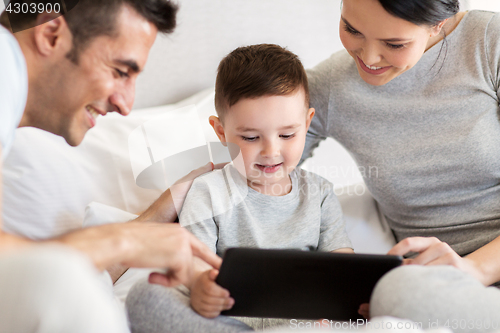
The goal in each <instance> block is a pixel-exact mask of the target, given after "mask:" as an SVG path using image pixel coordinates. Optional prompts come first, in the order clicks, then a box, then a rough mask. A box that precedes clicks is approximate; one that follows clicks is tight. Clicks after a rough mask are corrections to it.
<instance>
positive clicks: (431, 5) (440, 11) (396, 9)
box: [378, 0, 460, 75]
mask: <svg viewBox="0 0 500 333" xmlns="http://www.w3.org/2000/svg"><path fill="white" fill-rule="evenodd" d="M378 1H379V2H380V4H381V5H382V7H384V9H385V10H386V11H387V12H388V13H390V14H392V15H394V16H396V17H399V18H401V19H403V20H405V21H408V22H411V23H413V24H416V25H426V26H430V27H433V26H436V25H438V24H439V23H440V22H442V21H443V20H446V19H448V18H450V17H452V16H454V15H455V14H457V13H458V12H459V11H460V2H459V0H378ZM443 51H444V57H443V60H442V65H441V66H440V67H439V70H438V72H437V73H439V72H440V71H441V68H442V67H443V65H444V61H445V59H446V55H447V53H448V44H447V41H446V34H445V33H444V31H443V43H442V44H441V49H440V50H439V54H438V57H437V60H436V63H437V61H438V59H439V58H440V57H441V54H442V53H443ZM436 63H435V64H434V65H433V66H432V67H433V68H434V66H435V65H436ZM436 75H437V74H436Z"/></svg>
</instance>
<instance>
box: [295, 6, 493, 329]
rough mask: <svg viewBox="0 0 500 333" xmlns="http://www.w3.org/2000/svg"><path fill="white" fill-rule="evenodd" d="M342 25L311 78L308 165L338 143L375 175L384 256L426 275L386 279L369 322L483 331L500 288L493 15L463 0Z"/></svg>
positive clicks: (345, 18)
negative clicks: (385, 318) (323, 147)
mask: <svg viewBox="0 0 500 333" xmlns="http://www.w3.org/2000/svg"><path fill="white" fill-rule="evenodd" d="M341 15H342V16H341V20H340V38H341V40H342V43H343V45H344V47H345V49H346V50H344V51H341V52H339V53H335V54H334V55H332V57H331V58H329V59H327V60H326V61H324V62H323V63H321V64H319V65H318V66H317V67H316V68H314V69H313V70H311V71H310V72H309V85H310V91H311V107H313V108H315V109H316V117H315V118H314V119H313V123H312V125H311V128H310V131H309V137H308V141H307V143H306V149H305V151H304V155H303V158H305V157H308V156H310V154H311V152H312V150H313V149H314V148H315V147H316V146H317V145H318V143H319V141H320V140H322V139H324V138H325V137H333V138H335V139H336V140H338V141H339V142H340V143H341V144H342V145H344V147H345V148H346V149H347V150H348V151H350V153H351V155H352V156H353V157H354V159H355V160H356V162H357V164H358V165H359V166H360V167H361V166H363V167H366V168H368V167H376V168H377V170H378V173H377V174H376V175H372V177H365V182H366V184H367V186H368V188H369V190H370V192H371V193H372V194H373V196H374V198H375V199H376V200H377V202H378V203H379V206H380V208H381V210H382V212H383V213H384V215H385V216H386V218H387V220H388V223H389V225H390V227H391V228H392V230H393V232H394V234H395V236H396V238H397V240H398V241H400V242H399V243H398V244H397V245H396V246H395V247H394V248H393V249H391V251H390V252H389V253H390V254H398V255H404V254H407V253H408V252H417V253H418V254H417V255H415V256H413V257H412V259H408V260H407V261H406V263H409V264H418V265H427V266H433V268H429V267H422V266H420V267H416V266H411V267H410V266H405V267H402V268H400V269H397V270H394V271H393V272H392V273H390V274H388V275H387V276H386V277H385V278H384V279H382V280H381V281H380V283H379V285H378V286H377V288H376V290H375V292H374V295H373V297H372V302H371V315H372V316H375V315H393V316H399V317H406V318H410V319H413V320H414V321H417V322H422V323H423V326H424V327H426V326H428V325H429V326H430V325H431V324H433V325H434V326H437V325H440V326H442V325H445V326H447V325H448V326H449V327H450V328H452V329H454V330H459V329H468V330H474V329H478V330H482V329H487V327H486V326H487V324H488V322H490V324H493V323H492V322H491V320H493V319H494V318H495V317H496V314H498V313H499V312H498V311H499V310H500V291H499V290H497V289H496V288H485V287H484V286H488V285H490V284H493V283H496V282H498V281H500V262H499V261H498V259H497V255H496V254H497V253H500V239H499V238H497V236H499V235H500V185H499V183H500V122H499V115H500V108H499V83H500V64H499V62H500V15H499V14H497V13H490V12H480V11H471V12H468V13H465V12H459V1H458V0H439V1H438V0H344V1H343V7H342V11H341ZM418 236H420V237H418ZM437 265H448V266H444V267H443V266H437ZM451 266H454V267H455V268H452V267H451ZM450 281H453V285H451V284H450ZM437 285H439V286H441V287H437ZM443 286H446V287H443ZM479 293H480V294H481V295H483V296H478V295H480V294H479ZM470 294H474V295H475V301H471V300H468V299H465V297H467V295H470ZM416 297H417V298H416ZM478 298H479V299H478ZM440 302H442V303H440ZM464 319H465V320H466V325H465V326H466V327H463V326H464V325H463V323H464V321H463V320H464ZM472 319H478V321H477V322H476V323H474V324H470V323H471V320H472ZM436 321H437V322H438V324H435V322H436ZM496 325H497V327H496V328H497V329H498V328H500V323H497V324H496ZM480 326H481V327H480ZM490 327H491V326H490ZM493 328H494V327H493Z"/></svg>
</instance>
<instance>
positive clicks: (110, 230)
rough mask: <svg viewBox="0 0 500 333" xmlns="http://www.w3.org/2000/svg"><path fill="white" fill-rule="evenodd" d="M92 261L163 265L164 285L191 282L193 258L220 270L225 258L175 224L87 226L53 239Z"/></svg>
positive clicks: (102, 264) (100, 264)
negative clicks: (165, 269)
mask: <svg viewBox="0 0 500 333" xmlns="http://www.w3.org/2000/svg"><path fill="white" fill-rule="evenodd" d="M54 241H57V242H59V243H63V244H66V245H68V246H70V247H73V248H75V249H77V250H80V251H81V252H83V253H86V254H88V255H89V256H90V258H91V259H92V260H93V262H94V263H95V265H96V266H97V268H98V269H101V270H102V269H105V268H107V267H109V266H110V265H112V264H115V263H120V264H122V265H125V266H127V267H164V268H168V273H167V274H165V275H163V276H162V277H158V276H157V277H156V278H155V279H158V280H155V281H157V282H160V279H161V284H163V285H165V286H169V287H171V286H175V285H178V284H190V283H191V282H192V281H191V280H192V277H193V258H194V257H198V258H200V259H201V260H202V261H204V262H206V263H207V264H208V265H210V266H211V267H214V268H216V269H218V268H219V267H220V265H221V263H222V259H221V258H220V257H218V256H217V255H216V254H215V253H213V252H212V251H211V250H210V249H209V248H208V247H207V246H206V245H205V244H203V243H202V242H200V241H199V240H198V239H197V238H196V237H194V236H193V235H192V234H191V233H190V232H189V231H187V230H186V229H184V228H182V227H180V226H179V225H178V224H174V223H151V222H129V223H120V224H110V225H104V226H99V227H95V228H87V229H82V230H78V231H76V232H73V233H69V234H66V235H63V236H61V237H59V238H58V239H56V240H54Z"/></svg>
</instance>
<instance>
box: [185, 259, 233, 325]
mask: <svg viewBox="0 0 500 333" xmlns="http://www.w3.org/2000/svg"><path fill="white" fill-rule="evenodd" d="M218 274H219V271H217V270H215V269H210V270H207V271H205V272H203V273H201V274H200V275H199V276H198V278H197V279H196V281H195V282H194V284H193V287H192V288H191V306H192V307H193V309H194V310H195V311H196V312H198V313H199V314H200V315H202V316H203V317H206V318H215V317H217V316H218V315H220V313H221V311H223V310H229V309H231V308H232V307H233V305H234V299H232V298H231V297H230V295H229V291H227V290H226V289H224V288H222V287H221V286H219V285H218V284H217V283H215V279H216V278H217V275H218Z"/></svg>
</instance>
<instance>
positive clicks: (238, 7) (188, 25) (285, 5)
mask: <svg viewBox="0 0 500 333" xmlns="http://www.w3.org/2000/svg"><path fill="white" fill-rule="evenodd" d="M177 3H178V4H179V5H180V10H179V14H178V26H177V29H176V31H175V32H174V33H173V34H172V35H169V36H158V39H157V40H156V43H155V45H154V47H153V48H152V50H151V53H150V56H149V60H148V63H147V65H146V68H145V71H144V73H142V74H141V76H140V78H139V80H138V83H137V96H136V102H135V106H134V108H135V109H138V108H144V107H149V106H156V105H163V104H167V103H173V102H177V101H179V100H181V99H184V98H186V97H188V96H190V95H192V94H194V93H196V92H198V91H200V90H202V89H205V88H208V87H212V86H214V84H215V75H216V70H217V66H218V64H219V61H220V60H221V59H222V58H223V57H224V56H225V55H226V54H228V53H229V52H230V51H232V50H233V49H235V48H236V47H238V46H243V45H249V44H257V43H275V44H279V45H281V46H285V47H287V48H288V49H289V50H290V51H292V52H295V53H296V54H297V55H298V56H299V57H300V59H301V60H302V61H303V63H304V66H305V67H306V68H308V67H312V66H314V65H315V64H317V63H318V62H320V61H321V60H323V59H326V58H327V57H328V56H329V55H330V54H331V53H333V52H334V51H336V50H339V49H341V47H342V45H341V43H340V39H339V37H338V22H339V17H340V0H314V1H311V0H177Z"/></svg>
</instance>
